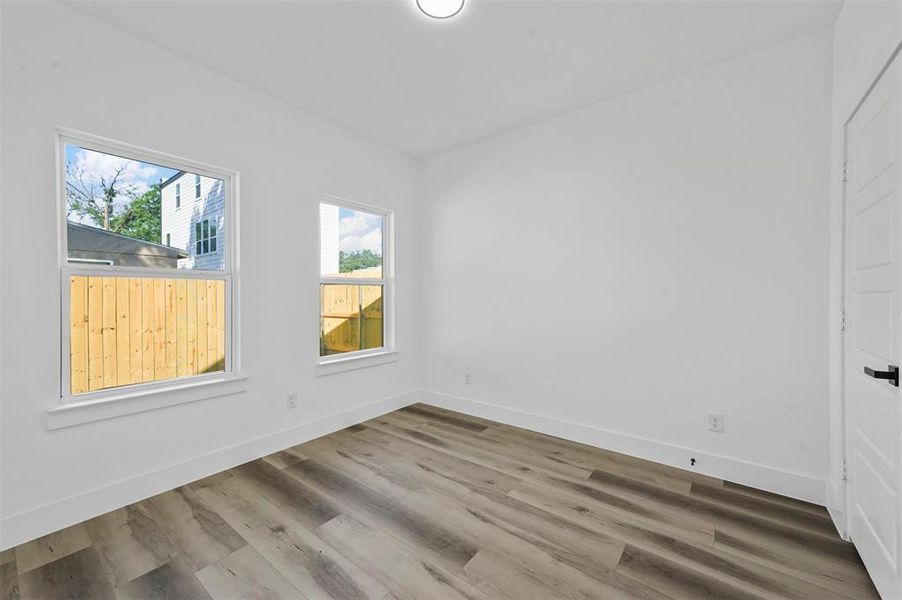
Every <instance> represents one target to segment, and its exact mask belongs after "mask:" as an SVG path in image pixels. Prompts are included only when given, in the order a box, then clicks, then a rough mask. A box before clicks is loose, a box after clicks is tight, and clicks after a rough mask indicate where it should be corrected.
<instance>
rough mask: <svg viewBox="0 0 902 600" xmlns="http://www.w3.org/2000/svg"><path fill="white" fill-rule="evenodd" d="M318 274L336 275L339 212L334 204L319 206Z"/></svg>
mask: <svg viewBox="0 0 902 600" xmlns="http://www.w3.org/2000/svg"><path fill="white" fill-rule="evenodd" d="M319 211H320V212H319V235H320V256H319V260H320V273H322V274H323V275H336V274H338V259H339V255H338V247H339V222H340V219H339V211H340V208H339V207H338V206H335V205H334V204H320V205H319Z"/></svg>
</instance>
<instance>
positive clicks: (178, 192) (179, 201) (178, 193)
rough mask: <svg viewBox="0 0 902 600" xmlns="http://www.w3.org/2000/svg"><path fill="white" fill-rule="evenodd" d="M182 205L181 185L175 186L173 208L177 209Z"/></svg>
mask: <svg viewBox="0 0 902 600" xmlns="http://www.w3.org/2000/svg"><path fill="white" fill-rule="evenodd" d="M181 205H182V184H181V183H176V184H175V207H176V208H178V207H180V206H181Z"/></svg>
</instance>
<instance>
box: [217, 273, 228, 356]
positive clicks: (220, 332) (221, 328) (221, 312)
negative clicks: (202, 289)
mask: <svg viewBox="0 0 902 600" xmlns="http://www.w3.org/2000/svg"><path fill="white" fill-rule="evenodd" d="M216 347H217V348H218V349H219V361H218V363H219V364H218V370H220V371H223V370H225V356H226V346H225V281H223V280H222V279H217V280H216Z"/></svg>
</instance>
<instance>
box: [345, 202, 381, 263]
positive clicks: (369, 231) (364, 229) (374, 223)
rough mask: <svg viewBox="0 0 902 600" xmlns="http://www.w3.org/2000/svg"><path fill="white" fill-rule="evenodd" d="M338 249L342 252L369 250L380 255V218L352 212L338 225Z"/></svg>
mask: <svg viewBox="0 0 902 600" xmlns="http://www.w3.org/2000/svg"><path fill="white" fill-rule="evenodd" d="M339 231H340V232H341V233H340V238H341V239H340V241H339V248H341V250H343V251H344V252H355V251H357V250H371V251H373V252H375V253H376V254H379V255H380V256H381V255H382V217H379V216H377V215H368V214H366V213H360V212H354V213H353V214H351V215H349V216H346V217H342V219H341V221H340V223H339Z"/></svg>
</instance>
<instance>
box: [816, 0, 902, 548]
mask: <svg viewBox="0 0 902 600" xmlns="http://www.w3.org/2000/svg"><path fill="white" fill-rule="evenodd" d="M900 43H902V2H899V1H898V0H879V1H869V0H847V2H846V3H845V4H843V8H842V10H841V11H840V13H839V15H838V17H837V19H836V24H835V26H834V42H833V44H834V45H833V117H832V139H831V148H832V154H831V177H830V320H829V322H830V329H829V331H830V441H831V444H830V473H829V477H828V485H827V498H826V502H827V507H828V508H829V509H830V512H831V513H832V514H833V520H834V522H835V523H836V525H837V528H838V529H839V530H840V533H841V534H842V535H843V536H845V535H846V527H847V524H846V520H845V518H846V514H845V508H846V486H845V484H844V482H843V479H842V461H843V456H844V452H845V450H844V439H843V438H844V435H843V427H844V421H843V412H844V410H845V406H844V402H843V398H842V336H841V334H840V332H839V327H838V326H837V324H838V323H839V322H840V319H841V311H842V289H843V288H842V285H843V270H842V264H843V243H842V240H843V197H842V192H843V189H842V163H843V144H844V142H843V132H844V125H845V123H846V122H847V121H848V120H849V118H850V117H851V116H852V112H853V111H854V109H855V107H856V106H857V105H858V103H859V101H860V100H861V99H862V97H863V96H864V94H865V92H866V91H867V89H868V88H869V87H870V85H871V84H872V83H873V82H874V80H875V79H876V77H877V75H878V73H879V72H880V71H881V70H882V69H883V67H884V65H885V64H886V63H887V61H888V60H889V58H890V56H891V55H892V53H893V52H894V51H895V50H896V49H897V48H898V47H899V44H900Z"/></svg>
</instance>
